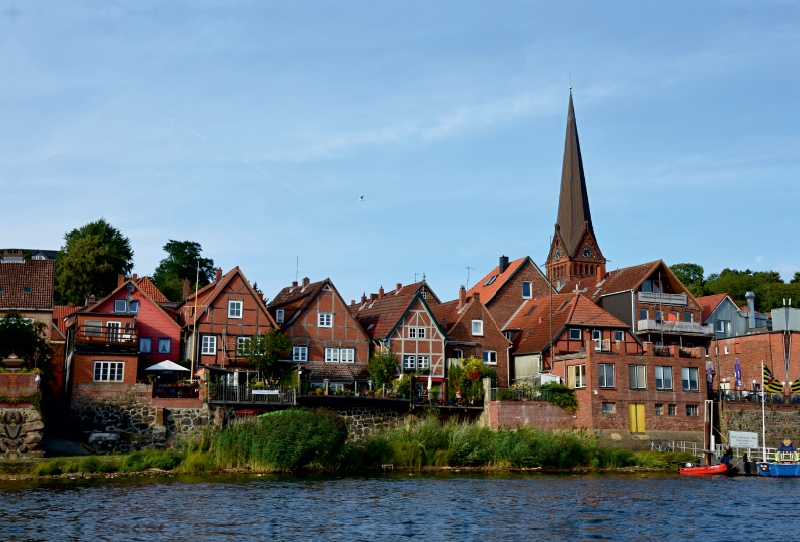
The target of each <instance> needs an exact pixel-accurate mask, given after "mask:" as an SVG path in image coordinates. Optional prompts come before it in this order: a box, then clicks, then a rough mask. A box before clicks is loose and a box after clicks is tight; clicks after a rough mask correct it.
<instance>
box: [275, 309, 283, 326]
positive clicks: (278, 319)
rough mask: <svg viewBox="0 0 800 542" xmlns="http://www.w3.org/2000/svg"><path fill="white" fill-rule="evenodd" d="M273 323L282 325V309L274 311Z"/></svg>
mask: <svg viewBox="0 0 800 542" xmlns="http://www.w3.org/2000/svg"><path fill="white" fill-rule="evenodd" d="M275 321H276V322H278V323H279V324H281V323H283V309H276V310H275Z"/></svg>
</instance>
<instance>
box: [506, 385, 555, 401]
mask: <svg viewBox="0 0 800 542" xmlns="http://www.w3.org/2000/svg"><path fill="white" fill-rule="evenodd" d="M490 395H491V397H490V400H491V401H545V402H552V401H551V399H552V397H553V392H551V391H550V390H541V389H539V388H531V387H527V386H524V387H518V388H492V389H491V394H490Z"/></svg>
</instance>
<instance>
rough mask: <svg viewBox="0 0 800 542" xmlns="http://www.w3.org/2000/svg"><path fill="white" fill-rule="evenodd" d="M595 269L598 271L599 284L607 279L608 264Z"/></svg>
mask: <svg viewBox="0 0 800 542" xmlns="http://www.w3.org/2000/svg"><path fill="white" fill-rule="evenodd" d="M595 269H596V270H597V282H600V281H601V280H603V279H604V278H606V264H604V263H601V264H600V265H598V266H597V267H596V268H595Z"/></svg>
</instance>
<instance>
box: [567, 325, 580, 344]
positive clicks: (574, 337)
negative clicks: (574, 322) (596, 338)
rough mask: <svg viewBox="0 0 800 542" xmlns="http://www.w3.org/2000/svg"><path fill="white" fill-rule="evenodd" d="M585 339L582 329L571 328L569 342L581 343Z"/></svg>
mask: <svg viewBox="0 0 800 542" xmlns="http://www.w3.org/2000/svg"><path fill="white" fill-rule="evenodd" d="M581 339H583V333H582V332H581V329H580V328H578V327H571V328H569V340H570V341H580V340H581Z"/></svg>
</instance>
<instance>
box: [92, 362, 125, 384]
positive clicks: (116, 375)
mask: <svg viewBox="0 0 800 542" xmlns="http://www.w3.org/2000/svg"><path fill="white" fill-rule="evenodd" d="M124 368H125V363H124V362H122V361H95V362H94V381H95V382H122V373H123V371H124Z"/></svg>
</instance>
